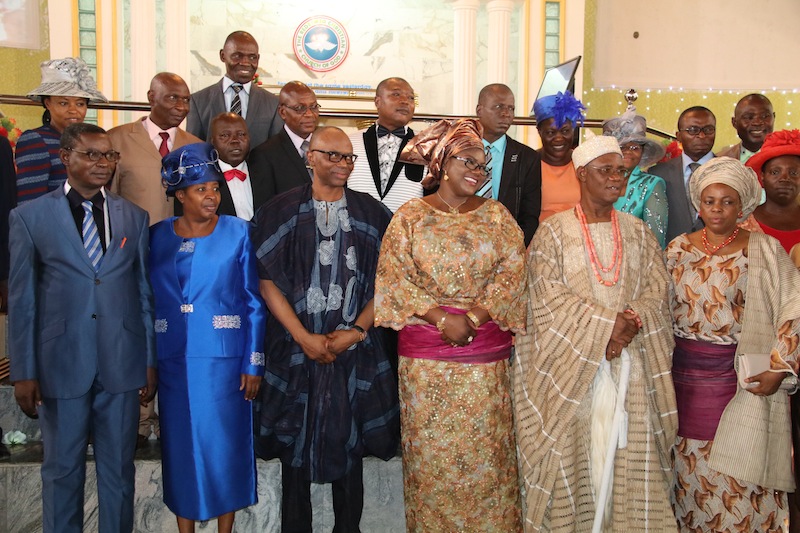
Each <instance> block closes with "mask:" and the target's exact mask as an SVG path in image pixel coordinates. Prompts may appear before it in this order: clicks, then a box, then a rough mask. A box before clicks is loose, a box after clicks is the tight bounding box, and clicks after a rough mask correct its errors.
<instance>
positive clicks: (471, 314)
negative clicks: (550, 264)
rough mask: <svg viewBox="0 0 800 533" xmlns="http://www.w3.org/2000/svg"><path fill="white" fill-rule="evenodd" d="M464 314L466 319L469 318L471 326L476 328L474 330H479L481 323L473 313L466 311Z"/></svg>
mask: <svg viewBox="0 0 800 533" xmlns="http://www.w3.org/2000/svg"><path fill="white" fill-rule="evenodd" d="M466 314H467V318H469V319H470V321H471V322H472V323H473V324H475V327H476V328H479V327H481V321H480V320H479V319H478V317H477V316H476V315H475V313H473V312H472V311H467V313H466Z"/></svg>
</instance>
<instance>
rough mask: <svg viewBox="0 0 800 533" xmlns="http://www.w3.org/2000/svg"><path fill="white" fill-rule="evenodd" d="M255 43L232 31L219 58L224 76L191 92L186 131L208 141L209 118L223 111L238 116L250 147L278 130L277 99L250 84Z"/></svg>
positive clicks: (256, 55)
mask: <svg viewBox="0 0 800 533" xmlns="http://www.w3.org/2000/svg"><path fill="white" fill-rule="evenodd" d="M260 57H261V56H260V55H259V53H258V43H257V42H256V40H255V38H254V37H253V36H252V35H250V34H249V33H247V32H246V31H235V32H233V33H231V34H230V35H228V38H227V39H225V45H224V46H223V48H222V49H221V50H220V51H219V59H220V61H222V62H223V63H225V76H224V77H223V78H222V79H221V80H220V81H219V82H217V83H215V84H214V85H211V86H209V87H206V88H205V89H202V90H200V91H198V92H196V93H194V94H192V107H191V109H190V110H189V116H188V117H187V118H186V131H188V132H189V133H191V134H192V135H194V136H196V137H199V138H200V139H202V140H204V141H208V142H211V139H210V137H211V120H212V119H213V118H214V117H216V116H217V115H219V114H220V113H224V112H226V111H230V112H232V113H236V114H237V115H241V116H242V117H243V118H244V120H245V122H247V131H248V132H249V134H250V139H251V141H252V143H251V144H252V145H253V146H258V145H259V144H261V143H262V142H264V141H266V140H267V139H268V138H269V137H271V136H272V135H275V134H276V133H278V132H279V131H280V129H281V126H282V125H283V121H282V120H281V118H280V116H278V98H277V97H276V96H275V95H274V94H272V93H270V92H268V91H266V90H264V89H262V88H261V87H259V86H258V85H257V84H254V83H253V77H254V76H255V75H256V70H257V69H258V60H259V58H260Z"/></svg>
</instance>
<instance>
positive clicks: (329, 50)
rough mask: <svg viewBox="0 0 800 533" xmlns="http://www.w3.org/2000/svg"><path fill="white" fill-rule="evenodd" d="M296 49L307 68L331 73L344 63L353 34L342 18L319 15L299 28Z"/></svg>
mask: <svg viewBox="0 0 800 533" xmlns="http://www.w3.org/2000/svg"><path fill="white" fill-rule="evenodd" d="M293 49H294V55H296V56H297V59H298V60H299V61H300V63H302V64H303V65H304V66H305V67H306V68H307V69H309V70H313V71H314V72H328V71H329V70H333V69H335V68H337V67H338V66H339V65H341V64H342V62H344V60H345V58H346V57H347V54H348V53H349V52H350V37H348V35H347V32H346V31H345V29H344V26H342V25H341V23H339V21H337V20H335V19H333V18H331V17H328V16H326V15H318V16H314V17H309V18H307V19H306V20H304V21H303V22H301V23H300V25H299V26H298V27H297V30H295V32H294V41H293Z"/></svg>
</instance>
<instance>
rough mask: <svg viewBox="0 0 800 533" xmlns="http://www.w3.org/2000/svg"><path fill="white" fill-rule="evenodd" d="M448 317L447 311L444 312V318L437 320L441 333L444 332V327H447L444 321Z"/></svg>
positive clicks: (437, 326) (437, 327)
mask: <svg viewBox="0 0 800 533" xmlns="http://www.w3.org/2000/svg"><path fill="white" fill-rule="evenodd" d="M446 318H447V313H445V314H443V315H442V318H440V319H439V320H437V321H436V329H438V330H439V332H440V333H444V328H445V325H444V321H445V319H446Z"/></svg>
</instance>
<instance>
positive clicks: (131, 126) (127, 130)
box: [108, 120, 201, 224]
mask: <svg viewBox="0 0 800 533" xmlns="http://www.w3.org/2000/svg"><path fill="white" fill-rule="evenodd" d="M108 135H109V137H111V146H113V147H114V150H116V151H118V152H119V153H120V154H122V156H121V158H120V160H119V163H117V170H116V173H115V174H114V178H113V179H112V180H111V184H110V185H109V186H108V189H109V190H110V191H111V192H113V193H116V194H119V195H120V196H122V197H123V198H125V199H126V200H129V201H131V202H133V203H134V204H136V205H138V206H139V207H141V208H142V209H144V210H145V211H147V213H148V214H149V215H150V223H151V224H155V223H156V222H161V221H162V220H164V219H165V218H169V217H171V216H172V215H173V214H174V205H173V199H172V198H168V197H167V195H166V189H165V188H164V187H163V186H162V185H161V154H159V153H158V150H157V149H156V146H155V144H153V141H152V140H150V137H149V136H148V135H147V130H146V129H144V125H143V124H142V121H141V120H137V121H135V122H130V123H128V124H122V125H121V126H117V127H116V128H112V129H111V130H109V132H108ZM197 142H201V141H200V139H198V138H197V137H195V136H194V135H191V134H189V133H186V132H185V131H183V130H182V129H180V128H178V132H177V133H176V134H175V143H174V144H173V146H172V148H173V150H174V149H175V148H180V147H181V146H184V145H186V144H192V143H197Z"/></svg>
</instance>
